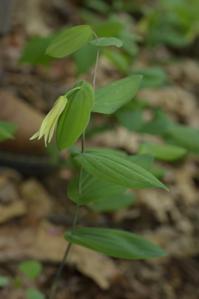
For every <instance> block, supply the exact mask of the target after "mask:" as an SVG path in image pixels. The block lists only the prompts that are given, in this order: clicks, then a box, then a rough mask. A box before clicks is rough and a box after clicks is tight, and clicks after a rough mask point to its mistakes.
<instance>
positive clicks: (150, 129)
mask: <svg viewBox="0 0 199 299" xmlns="http://www.w3.org/2000/svg"><path fill="white" fill-rule="evenodd" d="M171 124H172V123H171V121H170V120H169V119H168V117H167V115H166V114H165V113H164V112H163V111H160V110H158V111H156V112H155V115H154V118H153V119H152V120H151V121H148V122H146V123H145V124H143V126H142V127H141V129H140V131H141V132H143V133H147V134H154V135H162V136H164V135H165V134H166V133H167V132H168V129H169V127H170V126H171Z"/></svg>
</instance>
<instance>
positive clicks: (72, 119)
mask: <svg viewBox="0 0 199 299" xmlns="http://www.w3.org/2000/svg"><path fill="white" fill-rule="evenodd" d="M79 87H80V88H79V90H76V91H74V92H72V93H70V92H69V93H70V94H69V93H68V104H67V106H66V108H65V110H64V111H63V113H62V114H61V117H60V118H59V121H58V125H57V131H56V138H57V144H58V147H59V149H64V148H67V147H69V146H71V145H73V144H74V143H75V142H76V141H77V139H78V138H79V137H80V135H81V134H82V133H83V131H84V130H85V129H86V127H87V125H88V123H89V120H90V113H91V110H92V108H93V103H94V92H93V88H92V86H91V85H90V84H89V83H87V82H85V81H82V82H81V84H80V86H79ZM66 96H67V94H66Z"/></svg>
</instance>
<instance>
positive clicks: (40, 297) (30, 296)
mask: <svg viewBox="0 0 199 299" xmlns="http://www.w3.org/2000/svg"><path fill="white" fill-rule="evenodd" d="M26 297H27V299H45V298H46V296H45V295H44V294H42V293H41V292H40V291H39V290H37V289H34V288H28V289H27V291H26Z"/></svg>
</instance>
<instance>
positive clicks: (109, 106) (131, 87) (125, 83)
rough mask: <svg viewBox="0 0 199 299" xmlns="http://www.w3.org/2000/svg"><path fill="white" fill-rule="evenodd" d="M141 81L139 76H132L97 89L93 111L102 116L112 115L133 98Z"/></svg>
mask: <svg viewBox="0 0 199 299" xmlns="http://www.w3.org/2000/svg"><path fill="white" fill-rule="evenodd" d="M141 80H142V76H141V75H133V76H129V77H127V78H124V79H121V80H118V81H114V82H113V83H111V84H109V85H107V86H104V87H102V88H100V89H98V90H97V91H96V99H95V105H94V107H93V111H94V112H98V113H104V114H111V113H114V112H115V111H116V110H118V109H119V108H120V107H122V106H123V105H125V104H126V103H128V102H129V101H130V100H132V99H133V98H134V96H135V95H136V93H137V91H138V89H139V87H140V84H141Z"/></svg>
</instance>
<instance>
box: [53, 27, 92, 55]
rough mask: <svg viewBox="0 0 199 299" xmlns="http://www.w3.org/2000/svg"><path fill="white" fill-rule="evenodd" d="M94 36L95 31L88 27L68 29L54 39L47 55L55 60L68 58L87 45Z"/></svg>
mask: <svg viewBox="0 0 199 299" xmlns="http://www.w3.org/2000/svg"><path fill="white" fill-rule="evenodd" d="M92 35H93V31H92V29H91V27H90V26H88V25H79V26H74V27H71V28H66V29H64V30H63V31H61V32H60V33H59V34H57V35H56V36H55V37H54V39H53V40H52V42H51V43H50V45H49V47H48V48H47V54H48V55H49V56H52V57H55V58H62V57H65V56H68V55H70V54H72V53H74V52H75V51H77V50H79V49H80V48H81V47H83V46H84V45H86V44H87V43H88V42H89V40H90V38H91V37H92Z"/></svg>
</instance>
